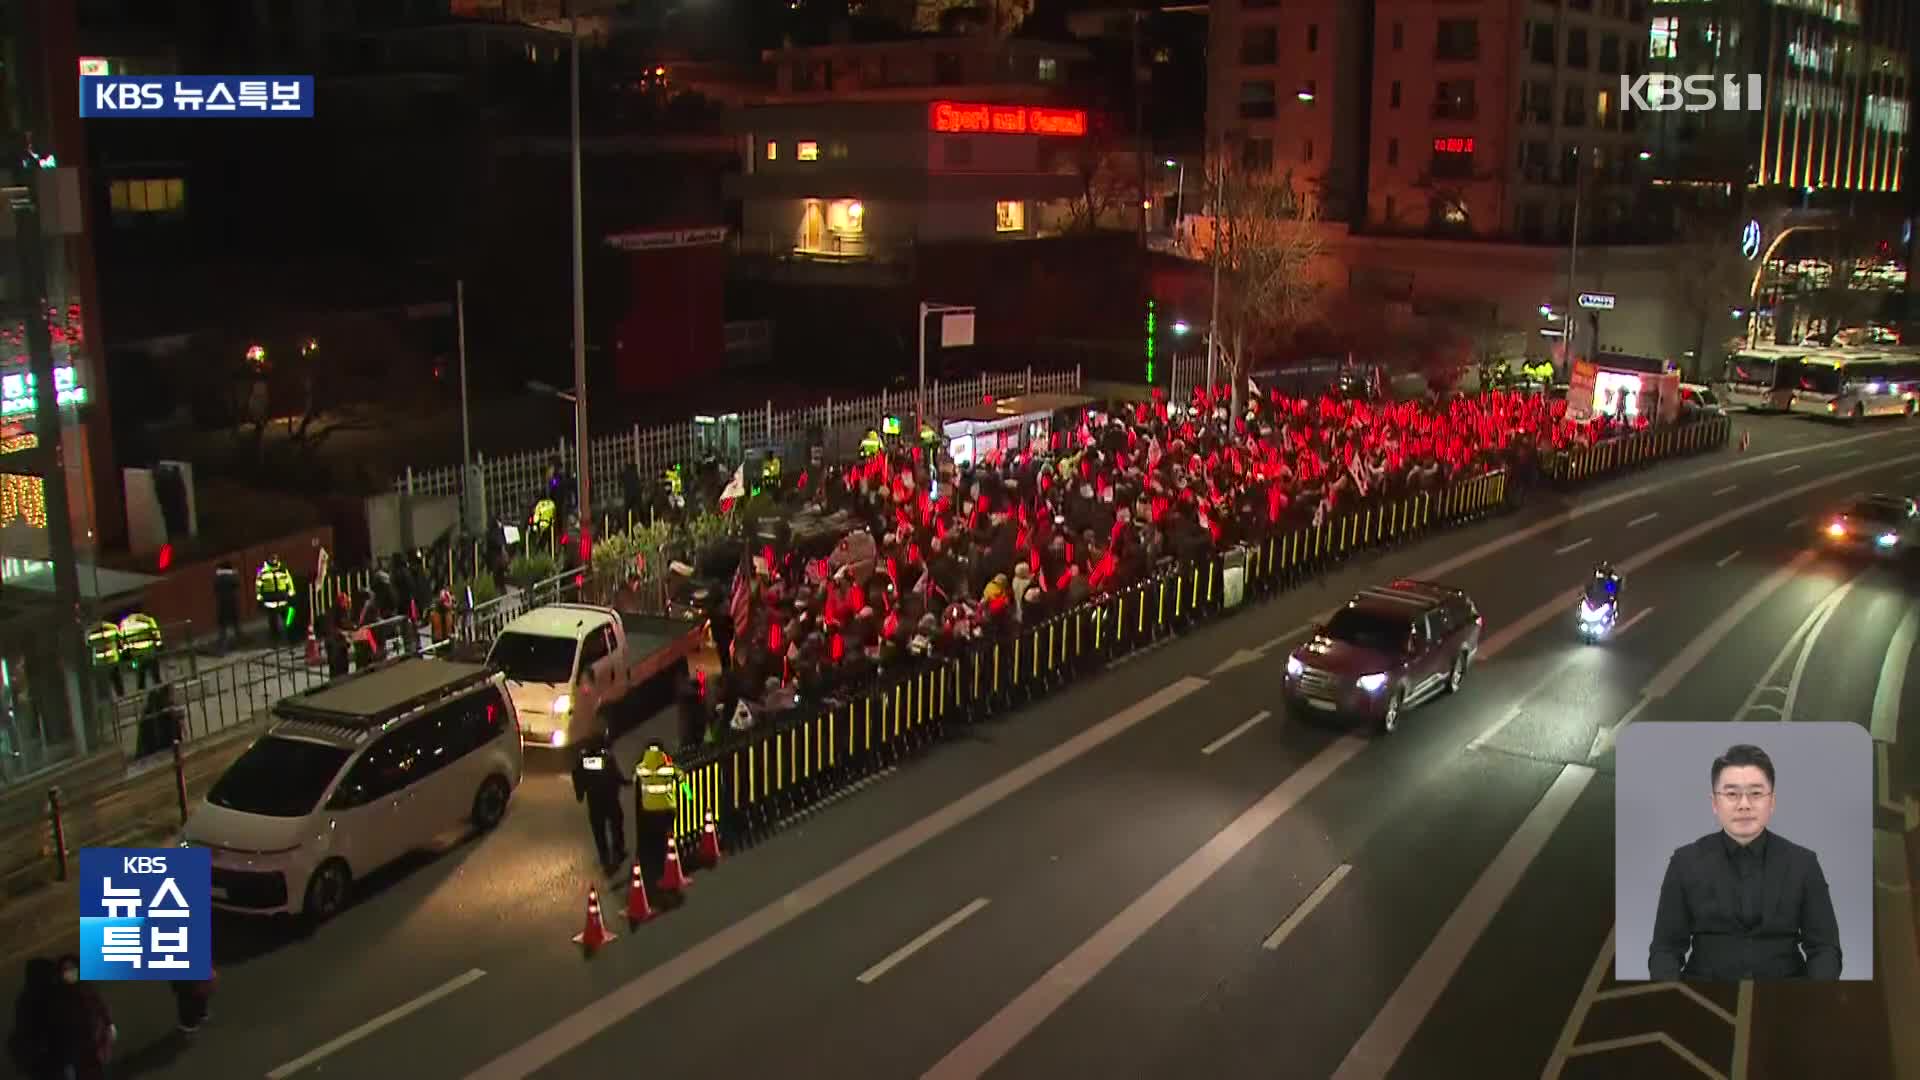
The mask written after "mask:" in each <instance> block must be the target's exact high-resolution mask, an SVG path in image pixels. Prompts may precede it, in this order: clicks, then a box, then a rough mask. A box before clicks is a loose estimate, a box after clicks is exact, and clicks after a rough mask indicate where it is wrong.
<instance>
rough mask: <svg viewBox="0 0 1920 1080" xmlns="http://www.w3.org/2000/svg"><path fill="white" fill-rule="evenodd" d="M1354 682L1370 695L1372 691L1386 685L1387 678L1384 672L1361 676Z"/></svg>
mask: <svg viewBox="0 0 1920 1080" xmlns="http://www.w3.org/2000/svg"><path fill="white" fill-rule="evenodd" d="M1356 681H1357V682H1358V684H1359V686H1360V689H1362V690H1365V691H1366V692H1367V693H1369V694H1371V693H1373V692H1374V691H1376V690H1378V689H1380V688H1381V687H1383V686H1385V685H1387V676H1386V673H1385V672H1375V673H1374V674H1372V675H1362V676H1360V678H1359V679H1358V680H1356Z"/></svg>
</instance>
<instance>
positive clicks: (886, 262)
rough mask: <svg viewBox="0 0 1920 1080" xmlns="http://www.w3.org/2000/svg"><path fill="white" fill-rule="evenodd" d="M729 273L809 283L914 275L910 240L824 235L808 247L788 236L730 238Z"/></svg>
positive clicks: (893, 281)
mask: <svg viewBox="0 0 1920 1080" xmlns="http://www.w3.org/2000/svg"><path fill="white" fill-rule="evenodd" d="M731 247H732V255H733V258H732V260H731V263H730V265H729V270H730V271H731V272H732V273H734V274H735V275H737V276H740V277H743V278H750V279H753V280H759V281H785V282H792V283H805V284H811V285H873V286H886V285H898V284H900V283H902V282H905V281H908V280H910V279H911V278H912V277H913V266H914V253H915V245H914V242H913V239H912V238H911V237H903V236H886V235H882V236H868V235H865V234H862V233H852V234H845V233H833V232H829V233H827V234H825V235H823V236H821V237H820V238H819V240H818V241H816V242H815V243H813V244H808V243H806V242H804V241H803V240H801V238H799V237H796V236H792V235H776V234H765V233H742V234H739V235H737V236H735V237H734V238H733V242H732V245H731Z"/></svg>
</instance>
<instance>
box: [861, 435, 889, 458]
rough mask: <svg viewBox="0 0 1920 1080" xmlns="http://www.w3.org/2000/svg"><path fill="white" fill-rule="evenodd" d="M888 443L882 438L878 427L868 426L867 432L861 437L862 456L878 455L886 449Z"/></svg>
mask: <svg viewBox="0 0 1920 1080" xmlns="http://www.w3.org/2000/svg"><path fill="white" fill-rule="evenodd" d="M886 445H887V444H886V442H885V441H883V440H882V439H881V438H880V430H879V429H878V428H868V429H867V433H866V434H865V435H863V436H861V437H860V456H861V457H862V458H870V457H878V456H879V454H880V452H881V451H882V450H884V449H886Z"/></svg>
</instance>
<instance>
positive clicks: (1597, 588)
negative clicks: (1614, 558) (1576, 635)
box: [1579, 563, 1620, 645]
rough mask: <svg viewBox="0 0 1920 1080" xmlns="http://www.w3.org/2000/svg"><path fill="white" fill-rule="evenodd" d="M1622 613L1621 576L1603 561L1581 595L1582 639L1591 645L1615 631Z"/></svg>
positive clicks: (1580, 621)
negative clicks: (1617, 620) (1616, 622)
mask: <svg viewBox="0 0 1920 1080" xmlns="http://www.w3.org/2000/svg"><path fill="white" fill-rule="evenodd" d="M1619 614H1620V577H1619V575H1617V574H1615V573H1614V572H1613V567H1611V566H1608V565H1607V564H1605V563H1602V564H1601V565H1600V566H1599V567H1597V568H1595V570H1594V572H1593V580H1591V581H1589V582H1588V583H1587V591H1586V592H1585V593H1584V594H1583V595H1582V596H1581V597H1580V619H1579V623H1580V640H1581V641H1584V642H1586V643H1587V644H1589V645H1591V644H1593V643H1594V642H1596V641H1599V640H1600V639H1601V638H1604V637H1606V636H1607V635H1609V634H1611V633H1612V632H1613V627H1614V622H1615V621H1616V619H1617V618H1618V617H1619Z"/></svg>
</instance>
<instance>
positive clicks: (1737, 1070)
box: [1727, 979, 1753, 1080]
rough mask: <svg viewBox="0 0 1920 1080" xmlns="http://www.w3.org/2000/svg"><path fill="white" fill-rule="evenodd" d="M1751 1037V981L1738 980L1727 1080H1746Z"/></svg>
mask: <svg viewBox="0 0 1920 1080" xmlns="http://www.w3.org/2000/svg"><path fill="white" fill-rule="evenodd" d="M1752 1035H1753V980H1752V979H1742V980H1740V990H1739V992H1738V994H1737V995H1736V996H1735V998H1734V1006H1733V1061H1732V1063H1731V1067H1730V1068H1728V1069H1727V1080H1747V1061H1748V1054H1747V1048H1748V1046H1749V1045H1750V1041H1751V1038H1752Z"/></svg>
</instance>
